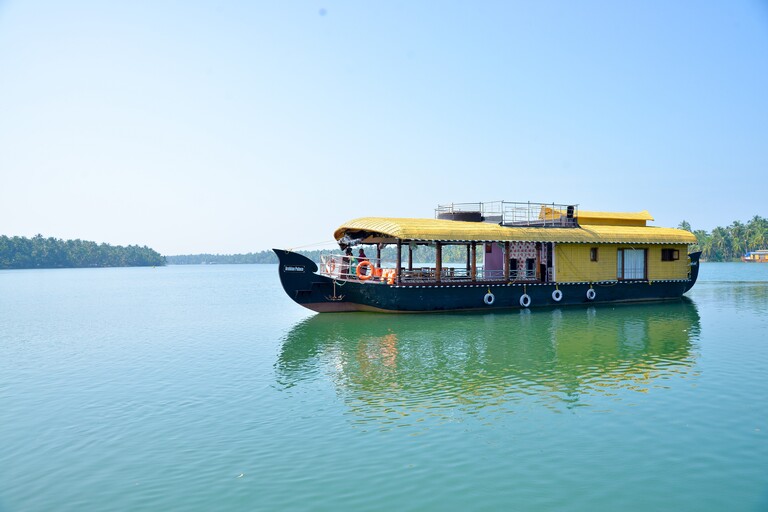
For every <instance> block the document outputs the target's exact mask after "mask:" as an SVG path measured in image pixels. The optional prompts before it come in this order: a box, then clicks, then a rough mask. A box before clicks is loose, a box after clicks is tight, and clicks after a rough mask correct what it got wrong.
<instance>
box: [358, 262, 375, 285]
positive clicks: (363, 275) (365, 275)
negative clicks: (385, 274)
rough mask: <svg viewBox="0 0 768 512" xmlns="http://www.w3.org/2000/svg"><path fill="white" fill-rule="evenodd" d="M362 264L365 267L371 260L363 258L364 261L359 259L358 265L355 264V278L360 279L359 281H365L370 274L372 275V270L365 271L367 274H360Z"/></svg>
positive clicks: (368, 265) (369, 264)
mask: <svg viewBox="0 0 768 512" xmlns="http://www.w3.org/2000/svg"><path fill="white" fill-rule="evenodd" d="M364 266H365V267H366V268H367V267H370V266H371V262H370V261H368V260H365V261H361V262H360V263H358V265H357V269H355V274H357V278H358V279H359V280H361V281H367V280H369V279H370V278H371V276H372V275H373V272H372V271H367V274H361V273H360V269H361V268H363V267H364Z"/></svg>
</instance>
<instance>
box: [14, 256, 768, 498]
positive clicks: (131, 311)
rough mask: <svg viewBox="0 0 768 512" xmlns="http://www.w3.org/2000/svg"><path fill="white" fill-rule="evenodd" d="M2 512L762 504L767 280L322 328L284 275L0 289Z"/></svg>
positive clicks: (20, 274)
mask: <svg viewBox="0 0 768 512" xmlns="http://www.w3.org/2000/svg"><path fill="white" fill-rule="evenodd" d="M0 414H2V417H1V421H0V510H2V511H37V510H40V511H47V510H78V511H80V510H275V511H285V510H329V511H331V510H333V511H337V510H354V511H361V510H384V511H392V510H419V511H420V510H440V511H444V510H533V511H539V510H542V511H543V510H557V511H560V510H562V511H582V510H583V511H595V510H606V511H616V510H621V511H635V510H637V511H659V510H675V511H678V510H693V511H708V510H712V511H724V510H727V511H741V510H745V511H746V510H749V511H756V510H768V265H748V264H717V263H709V264H707V263H705V264H703V265H702V268H701V277H700V282H699V283H698V284H697V286H696V287H695V288H694V290H693V291H692V292H691V294H690V300H686V301H683V302H675V303H667V304H657V305H635V306H620V307H611V306H608V307H590V308H563V309H555V310H534V311H524V312H510V313H504V314H500V313H495V314H434V315H405V316H396V315H375V314H359V313H354V314H336V315H312V314H311V313H309V312H307V311H306V310H304V309H302V308H301V307H299V306H297V305H295V304H293V303H292V302H291V301H290V300H289V299H288V298H287V297H286V296H285V295H284V293H283V292H282V290H281V289H280V287H279V283H278V278H277V270H276V267H275V266H271V265H269V266H267V265H264V266H261V265H243V266H193V267H185V266H175V267H166V268H157V269H151V268H147V269H98V270H39V271H3V272H0Z"/></svg>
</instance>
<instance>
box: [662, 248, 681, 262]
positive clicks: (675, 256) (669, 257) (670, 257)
mask: <svg viewBox="0 0 768 512" xmlns="http://www.w3.org/2000/svg"><path fill="white" fill-rule="evenodd" d="M679 259H680V251H678V250H677V249H662V250H661V261H677V260H679Z"/></svg>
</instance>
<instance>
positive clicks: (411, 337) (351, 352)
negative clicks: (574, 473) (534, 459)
mask: <svg viewBox="0 0 768 512" xmlns="http://www.w3.org/2000/svg"><path fill="white" fill-rule="evenodd" d="M699 330H700V327H699V315H698V312H697V310H696V306H695V304H694V303H693V302H692V301H690V300H688V299H685V298H684V299H683V300H682V301H681V302H679V303H674V304H669V303H667V304H636V305H626V306H605V307H600V306H597V307H591V308H588V309H586V310H585V309H576V308H573V309H571V308H564V309H554V310H548V311H536V312H531V311H521V312H510V313H494V314H482V315H480V314H444V315H405V316H403V315H397V316H391V315H376V314H360V313H352V314H346V313H341V314H338V315H315V316H313V317H311V318H309V319H307V320H305V321H303V322H301V323H299V324H297V325H296V326H295V327H294V328H293V329H292V330H291V331H290V332H289V333H288V334H287V335H286V337H285V339H284V342H283V345H282V349H281V352H280V355H279V358H278V361H277V363H276V373H277V380H278V383H279V385H280V386H281V387H282V388H283V389H286V390H289V389H290V388H292V387H294V386H300V385H303V384H309V383H312V382H317V381H319V380H320V381H325V380H326V379H329V380H330V381H332V382H333V383H334V386H335V389H336V391H337V393H338V394H339V395H340V397H341V398H342V399H343V400H344V403H345V404H346V405H347V406H348V407H350V408H351V409H353V411H354V412H355V414H359V415H360V416H361V417H362V418H363V420H371V419H374V418H375V419H376V420H377V421H382V420H383V421H385V422H401V421H409V420H405V418H408V417H411V419H412V420H413V419H414V418H413V416H414V415H415V416H420V415H421V416H424V415H426V416H432V417H434V416H442V417H445V418H447V417H448V416H453V415H455V414H456V412H457V408H458V409H459V410H460V411H464V412H466V413H469V414H474V413H477V412H480V411H481V410H482V411H483V412H487V411H489V410H490V411H494V410H495V411H497V412H515V411H516V410H518V409H520V408H525V407H530V406H531V405H532V404H535V405H536V406H541V405H544V406H547V407H551V408H555V409H560V408H562V407H574V406H579V405H595V404H596V403H597V402H604V401H605V400H606V399H608V400H625V399H627V398H628V396H637V395H636V393H637V392H648V391H649V390H653V389H655V388H664V387H666V386H667V384H668V383H669V382H668V379H669V378H672V377H679V378H683V377H686V376H688V375H689V374H690V373H691V371H692V368H693V366H694V363H695V353H696V351H695V350H692V347H693V346H695V344H696V342H697V340H698V336H699ZM489 408H490V409H489Z"/></svg>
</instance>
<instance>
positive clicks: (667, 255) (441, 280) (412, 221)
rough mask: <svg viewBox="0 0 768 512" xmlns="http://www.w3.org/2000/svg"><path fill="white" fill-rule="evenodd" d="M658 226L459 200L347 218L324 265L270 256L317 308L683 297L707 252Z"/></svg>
mask: <svg viewBox="0 0 768 512" xmlns="http://www.w3.org/2000/svg"><path fill="white" fill-rule="evenodd" d="M652 220H653V217H651V215H650V214H649V213H648V212H647V211H642V212H629V213H628V212H598V211H580V210H579V208H578V205H560V204H555V203H531V202H526V203H514V202H507V201H495V202H490V203H462V204H450V205H441V206H438V208H437V209H436V210H435V218H424V219H416V218H383V217H363V218H358V219H354V220H351V221H349V222H346V223H344V224H343V225H341V226H340V227H339V228H337V229H336V231H335V232H334V238H335V239H336V241H337V242H338V244H339V247H340V248H341V250H342V253H341V254H328V255H325V256H323V257H322V258H321V261H320V264H319V265H318V264H317V263H315V262H314V261H312V260H310V259H309V258H307V257H305V256H303V255H301V254H299V253H296V252H293V251H288V250H282V249H274V251H275V253H276V254H277V256H278V258H279V275H280V281H281V283H282V285H283V289H284V290H285V292H286V293H287V294H288V296H289V297H290V298H291V299H293V300H294V301H295V302H296V303H298V304H300V305H302V306H304V307H306V308H309V309H311V310H313V311H317V312H321V313H323V312H341V311H378V312H429V311H450V310H491V309H520V308H532V307H540V306H560V305H576V304H595V303H606V302H633V301H654V300H670V299H679V298H680V297H682V295H683V294H684V293H685V292H687V291H688V290H690V289H691V287H693V285H694V284H695V282H696V278H697V276H698V264H699V256H700V255H701V253H700V252H694V253H691V254H688V246H689V245H690V244H695V243H696V237H695V236H694V235H693V234H692V233H690V232H688V231H685V230H681V229H675V228H663V227H655V226H648V225H647V222H648V221H652ZM425 246H426V247H429V248H430V251H431V253H432V254H433V255H434V258H433V259H434V261H433V262H430V263H428V264H417V263H416V262H414V252H416V251H417V250H419V248H423V247H425ZM455 246H458V250H461V251H462V254H463V253H464V252H465V254H466V261H465V262H463V263H460V264H458V265H457V264H455V263H453V264H446V263H444V252H446V248H448V247H451V248H452V249H451V250H452V251H453V253H454V254H455V252H456V250H457V248H456V247H455ZM387 247H394V248H395V251H394V258H392V259H391V260H390V261H387V260H385V259H382V252H383V251H384V252H386V248H387ZM352 248H354V249H355V250H356V251H358V253H357V255H356V254H355V253H354V252H353V251H351V250H350V249H352ZM361 248H362V249H363V252H362V253H361V252H359V249H361ZM366 249H367V252H366V251H365V250H366ZM343 251H346V253H344V252H343ZM365 254H370V255H371V256H366V255H365ZM373 254H375V256H373Z"/></svg>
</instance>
